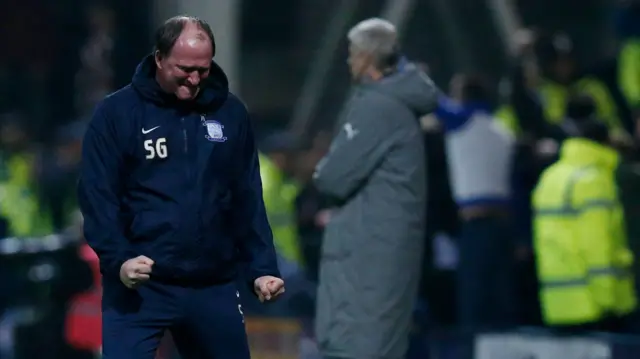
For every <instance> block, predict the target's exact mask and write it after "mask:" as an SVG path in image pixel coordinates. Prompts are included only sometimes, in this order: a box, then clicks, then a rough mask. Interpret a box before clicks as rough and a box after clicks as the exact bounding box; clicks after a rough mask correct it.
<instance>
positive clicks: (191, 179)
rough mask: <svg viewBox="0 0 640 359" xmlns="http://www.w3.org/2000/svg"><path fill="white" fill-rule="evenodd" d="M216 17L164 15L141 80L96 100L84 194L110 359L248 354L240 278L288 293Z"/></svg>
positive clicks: (261, 290) (267, 295) (262, 289)
mask: <svg viewBox="0 0 640 359" xmlns="http://www.w3.org/2000/svg"><path fill="white" fill-rule="evenodd" d="M214 53H215V42H214V38H213V34H212V31H211V28H210V27H209V25H208V24H207V23H205V22H204V21H201V20H199V19H197V18H192V17H175V18H171V19H169V20H167V22H165V24H164V25H163V26H161V27H160V28H159V29H158V32H157V33H156V48H155V51H154V53H153V54H151V55H149V56H148V57H147V58H145V59H144V60H143V61H142V62H141V63H140V65H139V66H138V68H137V70H136V73H135V75H134V77H133V80H132V82H131V84H130V85H128V86H126V87H124V88H123V89H121V90H119V91H117V92H115V93H113V94H111V95H109V96H107V97H106V98H105V99H104V100H103V101H102V102H101V103H100V104H99V105H98V106H97V108H96V110H95V114H94V116H93V119H92V120H91V123H90V125H89V128H88V130H87V133H86V135H85V138H84V143H83V159H82V168H81V178H80V182H79V188H78V199H79V203H80V207H81V209H82V213H83V215H84V229H85V236H86V239H87V241H88V243H89V244H90V246H91V247H92V248H93V249H94V250H95V251H96V253H97V254H98V256H99V258H100V267H101V272H102V274H103V283H104V286H103V290H104V291H103V305H102V306H103V354H104V358H105V359H128V358H131V359H134V358H135V359H147V358H148V359H153V358H154V354H155V351H156V349H157V346H158V343H159V340H160V338H161V337H162V334H163V333H164V331H165V330H170V331H171V332H172V335H173V338H174V341H175V342H176V345H177V346H178V348H179V350H180V351H181V354H182V355H183V357H185V358H192V357H197V358H234V359H242V358H249V349H248V344H247V339H246V333H245V329H244V324H243V318H242V310H241V308H240V303H239V298H238V296H239V295H238V292H237V290H236V287H235V284H234V283H235V279H236V276H237V275H238V274H239V273H238V272H239V271H240V268H242V270H243V271H244V272H246V273H244V277H246V278H247V280H248V282H249V285H250V286H251V288H252V290H254V291H255V293H256V295H257V296H258V297H259V299H260V300H261V301H269V300H272V299H274V298H275V297H277V296H278V295H280V294H281V293H283V292H284V282H283V281H282V279H280V274H279V271H278V268H277V264H276V256H275V251H274V247H273V238H272V234H271V229H270V227H269V223H268V221H267V218H266V215H265V209H264V203H263V200H262V184H261V181H260V170H259V164H258V157H257V153H256V148H255V144H254V137H253V133H252V130H251V127H250V123H249V117H248V114H247V110H246V108H245V106H244V105H243V104H242V102H241V101H240V100H239V99H238V98H236V97H235V96H234V95H233V94H231V93H230V92H229V90H228V82H227V78H226V76H225V74H224V72H223V71H222V69H221V68H220V67H219V66H218V65H216V64H215V63H214V62H213V61H212V58H213V56H214Z"/></svg>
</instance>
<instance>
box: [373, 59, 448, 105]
mask: <svg viewBox="0 0 640 359" xmlns="http://www.w3.org/2000/svg"><path fill="white" fill-rule="evenodd" d="M366 87H368V88H369V89H370V90H374V91H377V92H380V93H383V94H385V95H387V96H390V97H393V98H395V99H397V100H398V101H400V102H402V103H403V104H405V105H406V106H407V107H409V108H410V109H411V110H412V111H414V112H415V113H416V115H418V116H423V115H426V114H428V113H430V112H432V111H433V110H434V109H435V108H436V106H437V104H438V96H439V94H440V90H439V89H438V87H437V86H436V85H435V84H434V83H433V81H432V80H431V79H430V78H429V76H427V75H426V74H425V73H424V72H423V71H422V70H420V69H418V67H417V66H415V65H414V64H411V63H409V64H406V65H405V66H403V68H402V70H400V71H398V72H396V73H394V74H391V75H389V76H387V77H385V78H383V79H381V80H380V81H377V82H373V83H369V84H368V85H366Z"/></svg>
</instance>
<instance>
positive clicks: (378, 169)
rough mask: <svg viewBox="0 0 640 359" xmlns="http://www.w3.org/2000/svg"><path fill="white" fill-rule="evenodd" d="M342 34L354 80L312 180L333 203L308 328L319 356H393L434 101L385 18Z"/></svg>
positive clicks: (420, 226) (400, 351)
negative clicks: (426, 120) (422, 121)
mask: <svg viewBox="0 0 640 359" xmlns="http://www.w3.org/2000/svg"><path fill="white" fill-rule="evenodd" d="M347 37H348V40H349V59H348V61H347V62H348V64H349V69H350V72H351V75H352V79H353V80H354V82H356V84H357V85H358V87H357V88H356V89H355V91H354V93H353V96H352V97H351V98H350V99H349V101H348V102H347V105H346V107H345V109H344V111H343V117H342V118H340V119H339V120H338V126H339V127H338V129H337V131H336V132H337V133H336V134H335V137H334V139H333V142H332V144H331V146H330V149H329V152H328V154H327V155H326V156H325V157H324V158H323V159H322V160H321V161H320V162H319V163H318V166H317V167H316V172H315V173H314V177H313V178H314V183H315V185H316V186H317V188H318V189H319V190H320V192H321V193H324V194H326V195H328V196H331V197H332V198H334V199H335V200H336V201H337V202H338V203H339V206H338V208H337V209H336V210H335V211H334V212H333V213H332V216H331V218H330V221H329V223H328V225H327V227H326V229H325V233H324V238H323V243H322V258H321V264H320V285H319V288H318V305H317V308H318V310H317V313H316V335H317V338H318V345H319V347H320V351H321V353H322V354H323V355H324V356H325V357H327V358H330V357H331V358H333V357H341V358H365V357H381V358H401V357H403V356H404V354H405V352H406V351H407V347H408V337H409V330H410V327H411V321H412V311H413V308H414V305H415V303H416V298H417V290H418V285H419V280H420V277H421V273H420V272H421V269H422V264H421V259H422V254H423V245H424V224H425V223H424V222H425V214H424V210H425V208H426V173H425V161H424V158H423V156H424V146H423V138H422V133H421V131H420V127H419V118H420V117H421V116H424V115H425V114H427V113H429V112H431V111H432V110H433V108H434V107H435V103H436V96H437V89H436V87H435V85H434V84H433V82H432V81H431V80H430V79H429V77H427V75H425V74H424V72H422V71H420V70H419V69H418V68H417V67H416V66H415V65H413V64H403V63H402V62H401V61H400V60H401V58H402V56H401V53H400V50H399V44H398V36H397V32H396V28H395V26H394V25H393V24H391V23H389V22H388V21H385V20H382V19H368V20H365V21H362V22H360V23H358V24H357V25H356V26H355V27H353V28H352V29H351V30H350V31H349V33H348V35H347Z"/></svg>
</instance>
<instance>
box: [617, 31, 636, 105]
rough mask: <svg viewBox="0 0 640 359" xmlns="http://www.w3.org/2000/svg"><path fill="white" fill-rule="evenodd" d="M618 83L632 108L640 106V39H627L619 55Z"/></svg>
mask: <svg viewBox="0 0 640 359" xmlns="http://www.w3.org/2000/svg"><path fill="white" fill-rule="evenodd" d="M618 59H619V60H618V83H619V84H620V88H621V90H622V94H623V95H624V97H625V98H626V100H627V102H628V103H629V106H631V108H632V109H637V108H639V107H640V39H638V38H634V39H631V40H628V41H625V42H624V44H623V46H622V49H621V50H620V55H619V56H618Z"/></svg>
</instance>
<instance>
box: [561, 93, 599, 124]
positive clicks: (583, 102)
mask: <svg viewBox="0 0 640 359" xmlns="http://www.w3.org/2000/svg"><path fill="white" fill-rule="evenodd" d="M595 115H596V103H595V101H594V100H593V97H591V96H590V95H587V94H577V95H574V96H571V97H570V98H569V100H568V101H567V117H569V118H572V119H574V120H581V119H585V118H590V117H592V116H595Z"/></svg>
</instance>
